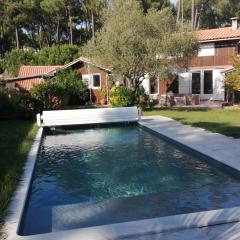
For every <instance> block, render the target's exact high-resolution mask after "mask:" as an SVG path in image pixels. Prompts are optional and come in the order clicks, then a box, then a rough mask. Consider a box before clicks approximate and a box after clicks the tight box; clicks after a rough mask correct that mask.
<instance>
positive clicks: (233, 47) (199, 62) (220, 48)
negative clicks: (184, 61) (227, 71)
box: [189, 41, 238, 67]
mask: <svg viewBox="0 0 240 240" xmlns="http://www.w3.org/2000/svg"><path fill="white" fill-rule="evenodd" d="M237 43H238V41H225V42H223V41H220V42H215V44H214V45H215V53H214V56H197V57H194V58H192V59H191V60H190V63H189V67H206V66H224V65H231V64H232V58H233V56H234V55H236V53H237ZM206 55H207V54H206Z"/></svg>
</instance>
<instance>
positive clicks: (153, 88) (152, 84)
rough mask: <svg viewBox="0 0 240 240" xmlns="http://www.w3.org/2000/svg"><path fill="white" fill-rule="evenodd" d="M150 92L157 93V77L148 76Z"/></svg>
mask: <svg viewBox="0 0 240 240" xmlns="http://www.w3.org/2000/svg"><path fill="white" fill-rule="evenodd" d="M150 93H151V94H154V93H158V79H157V78H156V77H152V78H150Z"/></svg>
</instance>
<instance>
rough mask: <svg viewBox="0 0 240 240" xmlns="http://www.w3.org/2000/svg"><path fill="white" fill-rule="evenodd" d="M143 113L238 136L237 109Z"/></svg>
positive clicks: (239, 136)
mask: <svg viewBox="0 0 240 240" xmlns="http://www.w3.org/2000/svg"><path fill="white" fill-rule="evenodd" d="M143 115H144V116H151V115H161V116H166V117H170V118H172V119H175V120H177V121H180V122H182V123H184V124H189V125H192V126H194V127H201V128H205V129H207V130H209V131H212V132H218V133H221V134H224V135H227V136H232V137H235V138H240V110H239V109H214V110H153V111H147V112H144V113H143Z"/></svg>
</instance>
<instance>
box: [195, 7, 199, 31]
mask: <svg viewBox="0 0 240 240" xmlns="http://www.w3.org/2000/svg"><path fill="white" fill-rule="evenodd" d="M199 24H200V15H199V14H198V10H197V9H196V13H195V30H198V29H199Z"/></svg>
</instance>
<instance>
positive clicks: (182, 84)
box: [179, 69, 225, 101]
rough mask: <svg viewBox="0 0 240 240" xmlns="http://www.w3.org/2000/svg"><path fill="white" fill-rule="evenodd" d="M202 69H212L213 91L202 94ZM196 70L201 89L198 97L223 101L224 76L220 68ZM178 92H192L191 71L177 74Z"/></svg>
mask: <svg viewBox="0 0 240 240" xmlns="http://www.w3.org/2000/svg"><path fill="white" fill-rule="evenodd" d="M204 70H206V71H208V70H212V71H213V93H212V94H204ZM204 70H199V71H196V72H200V73H201V74H200V76H201V81H200V82H201V90H200V99H201V100H219V101H224V96H225V90H224V76H223V75H222V74H221V72H220V70H217V69H204ZM179 94H192V73H191V72H186V73H180V74H179Z"/></svg>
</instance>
